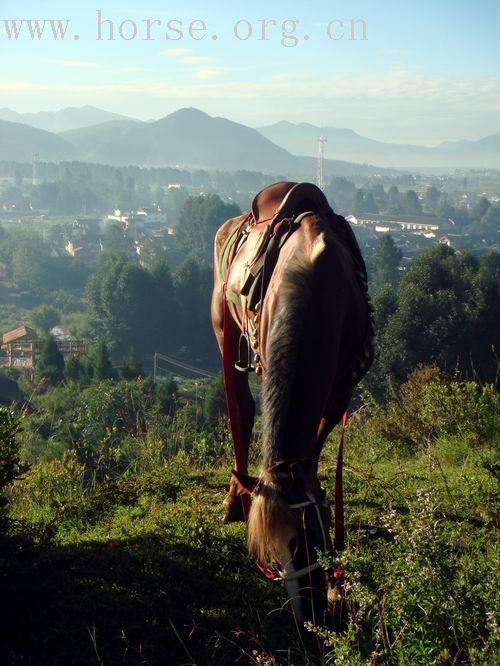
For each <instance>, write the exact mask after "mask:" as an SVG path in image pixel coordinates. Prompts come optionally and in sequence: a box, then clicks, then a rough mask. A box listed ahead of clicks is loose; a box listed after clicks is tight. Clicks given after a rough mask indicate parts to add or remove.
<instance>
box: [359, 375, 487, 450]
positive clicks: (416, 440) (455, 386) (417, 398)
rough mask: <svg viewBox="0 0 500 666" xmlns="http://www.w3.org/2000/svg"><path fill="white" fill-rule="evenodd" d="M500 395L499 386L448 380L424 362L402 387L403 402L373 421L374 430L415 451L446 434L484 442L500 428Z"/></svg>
mask: <svg viewBox="0 0 500 666" xmlns="http://www.w3.org/2000/svg"><path fill="white" fill-rule="evenodd" d="M498 421H499V398H498V394H497V392H496V391H495V389H494V387H493V386H492V385H490V384H486V385H484V386H482V385H480V384H478V383H476V382H472V381H459V380H448V379H447V378H446V377H445V375H444V374H443V373H442V371H441V370H439V369H438V368H437V367H435V366H419V367H418V368H417V369H416V370H414V371H413V372H412V373H411V374H410V375H409V377H408V379H407V381H406V382H405V383H404V384H403V386H402V387H401V398H400V400H398V401H396V400H394V401H392V402H391V403H389V406H388V408H387V411H386V413H385V414H382V415H381V416H379V417H378V418H375V419H374V420H373V423H372V424H371V425H372V427H373V430H374V433H375V434H377V435H379V436H381V437H382V438H383V439H385V440H386V441H391V442H396V443H398V444H400V445H402V446H403V447H405V448H407V449H408V450H409V451H410V452H413V451H417V450H419V449H422V448H423V447H425V446H426V445H427V444H428V443H429V442H431V441H433V440H435V439H436V438H438V437H441V436H454V435H458V436H460V437H465V438H469V439H470V440H471V443H474V444H482V443H484V442H485V441H486V440H488V439H489V438H491V437H493V436H494V434H495V432H498Z"/></svg>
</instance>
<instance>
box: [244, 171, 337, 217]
mask: <svg viewBox="0 0 500 666" xmlns="http://www.w3.org/2000/svg"><path fill="white" fill-rule="evenodd" d="M306 211H311V212H314V213H318V214H319V215H321V214H323V213H332V212H333V211H332V209H331V208H330V205H329V204H328V201H327V199H326V197H325V195H324V194H323V192H322V191H321V190H320V189H319V187H316V185H313V184H312V183H291V182H287V181H284V182H280V183H274V184H273V185H269V187H265V188H264V189H263V190H261V191H260V192H259V193H258V194H257V195H256V196H255V198H254V200H253V203H252V216H253V219H254V221H255V224H256V225H259V224H263V223H264V222H267V221H270V220H274V218H278V217H279V218H280V219H284V218H290V217H292V218H293V217H294V216H296V215H298V214H299V213H304V212H306Z"/></svg>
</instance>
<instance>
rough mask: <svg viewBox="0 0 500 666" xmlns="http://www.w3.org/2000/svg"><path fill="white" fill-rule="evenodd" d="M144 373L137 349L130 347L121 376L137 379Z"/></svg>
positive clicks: (123, 363) (123, 362)
mask: <svg viewBox="0 0 500 666" xmlns="http://www.w3.org/2000/svg"><path fill="white" fill-rule="evenodd" d="M141 375H142V367H141V364H140V363H139V359H138V358H137V354H136V353H135V349H134V348H133V347H130V349H129V351H128V354H127V355H126V356H125V357H124V359H123V361H122V367H121V376H122V377H123V379H129V380H130V379H137V377H140V376H141Z"/></svg>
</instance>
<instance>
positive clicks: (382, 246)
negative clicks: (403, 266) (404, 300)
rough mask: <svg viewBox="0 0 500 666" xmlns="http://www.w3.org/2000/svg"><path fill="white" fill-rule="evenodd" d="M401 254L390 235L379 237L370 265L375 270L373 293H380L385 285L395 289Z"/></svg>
mask: <svg viewBox="0 0 500 666" xmlns="http://www.w3.org/2000/svg"><path fill="white" fill-rule="evenodd" d="M402 257H403V252H402V251H401V250H400V249H399V248H398V247H397V245H396V244H395V242H394V240H393V238H392V236H391V235H390V234H388V233H387V234H383V235H382V236H381V237H380V240H379V242H378V245H377V248H376V249H375V252H374V254H373V259H372V263H373V265H374V268H375V275H374V277H373V291H374V292H377V291H380V289H382V288H383V287H384V286H385V285H389V286H391V287H396V285H397V283H398V280H399V270H398V266H399V262H400V261H401V259H402Z"/></svg>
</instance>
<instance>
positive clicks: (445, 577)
mask: <svg viewBox="0 0 500 666" xmlns="http://www.w3.org/2000/svg"><path fill="white" fill-rule="evenodd" d="M457 386H458V384H457ZM464 390H465V389H464ZM455 397H456V396H455ZM470 397H471V396H470V395H469V399H470ZM483 397H484V396H483ZM486 397H487V398H488V396H486ZM488 400H489V403H488V404H489V407H485V406H484V404H483V403H481V401H480V400H479V401H477V402H476V404H475V405H474V404H473V403H471V409H472V410H473V414H471V416H470V422H469V423H467V422H465V421H464V422H463V423H462V424H461V427H459V428H458V429H457V428H456V427H455V429H453V428H450V424H449V423H448V425H446V424H445V423H444V422H442V423H441V425H440V426H439V427H437V428H434V430H433V433H432V435H431V434H429V432H427V436H426V433H425V427H424V425H423V422H422V423H420V424H415V428H414V431H413V432H406V433H405V431H404V418H403V417H404V414H402V413H401V412H399V413H398V412H397V410H396V408H395V407H393V408H392V412H391V408H389V410H388V411H387V413H385V414H384V415H383V417H381V415H372V416H371V417H370V418H368V419H366V418H365V419H363V420H357V419H354V420H353V421H352V422H351V426H350V428H349V430H348V437H347V456H346V469H345V495H346V518H347V521H348V547H347V549H346V551H345V552H344V553H343V554H342V563H343V567H344V570H345V572H346V580H347V600H348V603H349V608H350V614H349V621H348V626H347V630H346V631H345V632H343V633H338V634H334V633H330V632H329V631H327V630H326V629H321V628H316V629H315V630H314V631H315V632H316V633H318V632H319V634H320V635H321V636H322V641H321V644H322V648H321V651H322V654H319V651H318V644H319V643H318V641H317V639H316V637H315V634H314V633H312V632H311V633H310V634H309V635H308V636H310V638H309V637H306V638H305V639H304V641H302V639H301V638H300V636H299V634H298V632H297V629H296V628H295V626H294V623H293V619H292V617H291V614H290V612H289V609H288V606H287V599H286V596H285V594H284V590H283V589H282V585H281V583H268V582H266V581H264V580H263V579H261V578H260V577H259V575H258V573H257V571H256V569H255V566H254V564H253V563H252V561H251V560H250V559H249V557H248V556H247V554H246V550H245V528H244V526H243V525H240V524H236V525H234V524H233V525H224V524H223V523H222V522H221V520H220V516H221V504H222V500H223V497H224V494H225V490H226V487H227V481H228V474H229V469H230V457H229V450H228V448H227V447H225V448H224V449H221V450H223V453H222V454H221V460H220V461H219V463H218V464H214V463H212V462H210V463H208V462H205V463H203V461H202V460H201V459H200V457H199V455H198V454H199V449H197V451H198V454H197V456H196V457H193V454H192V453H191V454H190V453H186V452H185V451H182V450H180V451H179V452H177V454H176V455H171V456H170V457H168V458H165V456H164V455H162V453H161V451H160V450H158V449H157V448H155V446H154V445H153V444H150V445H148V444H147V443H145V444H144V446H145V450H144V451H143V457H142V462H141V464H140V465H139V466H137V465H135V466H134V468H132V467H131V468H129V469H128V470H126V471H124V472H123V473H121V474H120V475H117V476H114V477H109V478H105V479H102V480H100V481H96V480H95V479H94V482H92V481H91V480H90V481H89V478H88V476H87V475H86V470H85V467H84V466H83V465H82V464H81V463H80V462H78V461H77V460H76V457H75V456H74V455H72V453H71V452H68V453H66V454H65V455H64V456H63V457H62V458H59V459H57V458H54V459H52V460H49V461H45V462H39V463H37V464H35V465H33V466H32V468H31V470H30V471H28V472H26V473H25V474H24V476H23V477H22V478H21V479H20V480H18V481H16V482H15V483H14V485H13V486H12V487H11V488H10V490H9V492H8V499H9V507H10V521H9V524H8V528H7V529H6V531H5V532H4V534H3V535H2V536H1V541H2V544H1V545H2V548H1V552H2V555H1V559H0V576H1V578H0V585H1V587H2V588H3V589H2V594H1V597H0V598H1V601H0V604H1V605H2V609H1V611H2V616H3V618H4V619H3V621H2V634H3V639H2V642H1V645H0V663H2V664H4V663H5V664H47V665H49V664H50V665H51V666H52V665H54V666H58V665H59V664H60V665H63V664H64V665H67V664H72V665H73V664H75V665H80V664H82V665H84V664H85V665H86V664H104V665H108V664H110V665H111V664H122V663H124V664H137V665H138V664H179V665H180V664H200V665H212V664H233V663H241V664H269V665H271V664H296V665H299V664H316V663H327V664H349V665H353V666H355V665H361V664H370V665H375V664H402V665H403V664H404V665H406V664H408V665H409V666H410V665H411V666H412V665H413V664H415V665H417V664H422V665H430V664H481V665H484V666H486V665H490V664H493V663H495V662H496V660H497V659H498V657H499V653H498V652H496V650H498V639H499V631H498V627H497V624H496V619H495V612H496V609H497V608H498V540H497V533H496V528H497V523H496V521H497V513H496V509H497V506H496V498H497V496H498V485H497V484H498V458H497V455H496V447H495V444H496V442H495V437H494V429H493V430H491V428H492V426H495V424H496V425H497V424H498V420H497V418H498V417H497V407H495V408H494V410H493V413H492V412H491V405H492V404H493V403H494V402H495V400H494V399H493V397H492V395H491V394H490V395H489V398H488ZM488 400H487V401H488ZM491 400H493V403H492V402H491ZM455 402H456V400H455ZM483 402H484V401H483ZM481 404H483V407H481ZM481 410H482V411H481ZM434 416H435V415H434ZM474 422H476V423H477V427H474V426H473V425H470V424H471V423H472V424H473V423H474ZM402 424H403V425H402ZM398 428H399V430H398ZM391 429H392V430H391ZM389 431H390V432H389ZM488 432H489V434H487V433H488ZM492 433H493V434H492ZM405 437H406V440H405ZM412 437H413V438H414V439H415V440H416V441H420V445H418V446H413V445H410V444H408V442H410V440H411V438H412ZM337 441H338V433H334V435H333V436H332V438H331V440H330V441H329V443H328V445H327V447H326V451H325V454H324V457H323V463H322V467H321V477H322V481H323V484H324V485H325V487H326V488H327V489H328V490H329V493H330V495H331V494H332V481H333V476H334V460H335V454H336V444H337ZM405 441H406V444H405ZM148 446H150V449H149V450H148V448H147V447H148ZM207 460H208V458H207ZM254 462H255V459H254ZM195 463H196V464H195ZM254 468H255V466H254ZM255 469H256V468H255ZM497 663H498V662H497Z"/></svg>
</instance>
